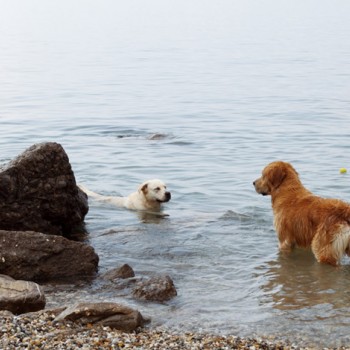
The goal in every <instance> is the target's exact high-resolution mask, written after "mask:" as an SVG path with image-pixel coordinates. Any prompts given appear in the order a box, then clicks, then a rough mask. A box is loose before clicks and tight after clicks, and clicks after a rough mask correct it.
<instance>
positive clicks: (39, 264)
mask: <svg viewBox="0 0 350 350" xmlns="http://www.w3.org/2000/svg"><path fill="white" fill-rule="evenodd" d="M98 260H99V259H98V256H97V254H96V253H95V251H94V249H93V248H92V247H90V246H88V245H86V244H84V243H81V242H75V241H72V240H69V239H67V238H64V237H62V236H54V235H45V234H42V233H38V232H31V231H26V232H18V231H3V230H0V273H2V274H6V275H9V276H11V277H13V278H16V279H25V280H30V281H52V280H54V281H56V280H60V279H72V278H74V279H76V278H88V277H92V276H94V275H95V274H96V271H97V266H98Z"/></svg>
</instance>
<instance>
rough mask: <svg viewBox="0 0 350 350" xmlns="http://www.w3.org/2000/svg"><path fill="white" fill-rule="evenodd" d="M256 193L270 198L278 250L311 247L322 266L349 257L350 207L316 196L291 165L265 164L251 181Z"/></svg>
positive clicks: (338, 201)
mask: <svg viewBox="0 0 350 350" xmlns="http://www.w3.org/2000/svg"><path fill="white" fill-rule="evenodd" d="M253 184H254V187H255V190H256V192H257V193H259V194H262V195H270V196H271V202H272V209H273V213H274V225H275V229H276V231H277V235H278V239H279V247H280V249H281V250H283V251H290V250H291V249H292V248H293V247H294V246H299V247H310V246H311V249H312V251H313V253H314V255H315V257H316V259H317V260H318V262H321V263H327V264H330V265H333V266H336V265H338V264H339V262H340V259H341V258H342V256H343V255H344V254H347V255H350V246H349V244H350V205H349V204H347V203H345V202H343V201H341V200H338V199H326V198H321V197H318V196H315V195H314V194H312V193H311V192H310V191H309V190H307V189H306V188H305V187H304V186H303V185H302V183H301V181H300V179H299V176H298V173H297V172H296V171H295V169H294V168H293V167H292V165H291V164H289V163H285V162H281V161H277V162H273V163H270V164H269V165H267V166H266V167H265V168H264V169H263V171H262V176H261V177H260V178H259V179H257V180H255V181H254V183H253Z"/></svg>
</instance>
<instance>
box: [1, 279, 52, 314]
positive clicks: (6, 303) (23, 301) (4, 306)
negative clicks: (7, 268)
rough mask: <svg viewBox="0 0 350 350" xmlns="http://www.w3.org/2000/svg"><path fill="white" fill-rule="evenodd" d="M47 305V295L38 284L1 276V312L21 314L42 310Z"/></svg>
mask: <svg viewBox="0 0 350 350" xmlns="http://www.w3.org/2000/svg"><path fill="white" fill-rule="evenodd" d="M45 303H46V300H45V295H44V293H43V291H42V289H41V287H40V286H39V285H38V284H36V283H34V282H28V281H16V280H14V279H12V278H11V277H9V276H4V275H0V310H7V311H10V312H12V313H14V314H21V313H25V312H32V311H38V310H42V309H43V308H44V307H45Z"/></svg>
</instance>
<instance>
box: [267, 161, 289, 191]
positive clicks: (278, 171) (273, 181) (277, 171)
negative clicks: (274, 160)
mask: <svg viewBox="0 0 350 350" xmlns="http://www.w3.org/2000/svg"><path fill="white" fill-rule="evenodd" d="M266 176H267V178H268V181H269V183H270V185H271V187H272V188H273V189H276V188H278V187H279V186H280V185H281V184H282V182H283V180H284V179H285V177H286V176H287V171H286V169H284V168H283V167H277V166H276V167H273V168H272V169H269V172H268V173H267V174H266Z"/></svg>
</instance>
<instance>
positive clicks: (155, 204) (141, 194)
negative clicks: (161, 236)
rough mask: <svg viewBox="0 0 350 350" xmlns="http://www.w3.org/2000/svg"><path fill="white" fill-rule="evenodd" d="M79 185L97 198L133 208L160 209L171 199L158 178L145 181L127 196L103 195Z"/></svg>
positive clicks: (89, 194) (90, 195)
mask: <svg viewBox="0 0 350 350" xmlns="http://www.w3.org/2000/svg"><path fill="white" fill-rule="evenodd" d="M79 187H80V189H81V190H82V191H84V192H85V193H86V194H87V195H88V196H89V197H92V198H94V199H95V200H98V201H101V202H105V203H111V204H113V205H116V206H118V207H123V208H127V209H131V210H148V211H160V210H161V205H162V203H165V202H169V201H170V199H171V193H170V192H168V191H167V188H166V185H165V184H164V182H162V181H160V180H157V179H153V180H148V181H145V182H144V183H142V184H141V185H140V186H139V188H138V190H137V191H136V192H133V193H131V194H130V195H128V196H127V197H117V196H103V195H100V194H98V193H95V192H93V191H91V190H89V189H87V188H86V187H85V186H83V185H79Z"/></svg>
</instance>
